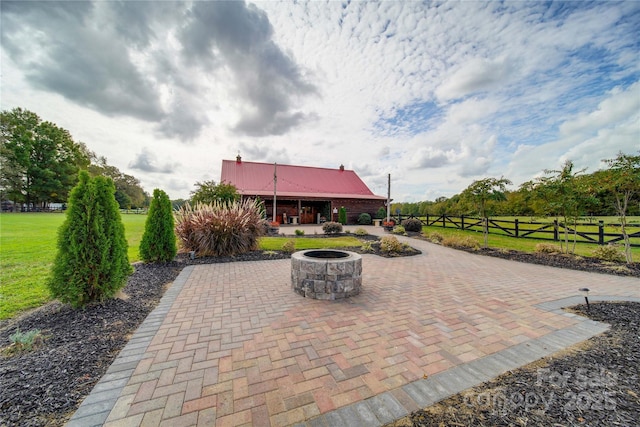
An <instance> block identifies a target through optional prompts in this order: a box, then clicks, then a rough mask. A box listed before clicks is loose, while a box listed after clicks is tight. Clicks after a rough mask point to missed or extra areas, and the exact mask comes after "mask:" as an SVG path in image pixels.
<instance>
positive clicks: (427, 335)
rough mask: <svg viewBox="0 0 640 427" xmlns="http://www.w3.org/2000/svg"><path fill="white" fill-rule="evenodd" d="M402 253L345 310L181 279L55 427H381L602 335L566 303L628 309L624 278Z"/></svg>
mask: <svg viewBox="0 0 640 427" xmlns="http://www.w3.org/2000/svg"><path fill="white" fill-rule="evenodd" d="M298 227H299V228H300V226H298ZM347 228H348V229H351V228H352V227H347ZM353 229H355V227H353ZM305 230H308V231H306V234H307V235H309V234H312V233H313V229H312V228H305ZM369 230H370V232H372V233H373V232H376V233H379V232H380V231H381V229H380V228H379V227H378V228H374V227H369ZM291 231H292V232H293V229H292V230H291ZM410 243H411V245H412V246H413V247H415V248H418V249H420V250H421V251H422V255H419V256H412V257H401V258H394V259H389V258H381V257H378V256H375V255H363V257H362V258H363V261H362V265H363V291H362V293H361V294H360V295H358V296H356V297H352V298H351V299H349V300H345V301H318V300H311V299H305V298H302V297H300V296H298V295H297V294H295V293H294V292H293V291H292V290H291V283H290V261H289V260H275V261H256V262H237V263H226V264H211V265H199V266H190V267H187V268H185V269H184V270H183V272H182V273H181V274H180V276H179V277H178V278H177V279H176V281H175V282H174V283H173V285H172V286H171V288H170V289H169V290H168V291H167V293H166V294H165V296H164V298H163V300H162V302H161V303H160V305H159V306H158V307H157V308H156V310H155V311H154V312H153V313H152V314H150V315H149V317H148V318H147V320H146V321H145V322H144V323H143V324H142V325H141V327H140V328H139V329H138V331H137V332H136V334H135V336H134V337H133V338H132V339H131V341H130V342H129V344H128V345H127V347H125V349H124V350H123V351H122V352H121V353H120V355H119V356H118V358H117V360H116V361H115V362H114V363H113V365H112V366H111V367H110V368H109V371H108V372H107V374H106V375H105V376H104V377H103V378H102V380H101V381H100V382H99V383H98V384H97V385H96V387H95V388H94V390H93V391H92V393H91V394H90V395H89V396H88V397H87V398H86V399H85V401H84V402H83V404H82V406H81V407H80V409H79V410H78V411H77V412H76V414H75V415H74V417H73V418H72V420H71V421H70V422H69V424H68V425H69V426H83V427H84V426H89V425H106V426H110V427H115V426H160V425H167V426H196V425H198V426H205V425H206V426H213V425H215V426H241V425H253V426H287V425H296V424H300V425H309V426H316V425H317V426H320V425H325V426H338V425H345V426H357V425H363V426H375V425H382V424H384V423H386V422H390V421H393V420H395V419H398V418H400V417H402V416H404V415H406V414H407V413H409V412H410V411H413V410H415V409H418V408H419V407H424V406H427V405H430V404H432V403H435V402H436V401H438V400H440V399H442V398H445V397H447V396H449V395H452V394H455V393H457V392H460V391H462V390H464V389H466V388H468V387H471V386H473V385H476V384H479V383H481V382H483V381H486V380H488V379H490V378H493V377H495V376H497V375H498V374H500V373H502V372H505V371H507V370H510V369H514V368H516V367H519V366H522V365H524V364H526V363H529V362H531V361H534V360H536V359H539V358H540V357H544V356H546V355H548V354H551V353H554V352H555V351H557V350H559V349H561V348H564V347H566V346H569V345H572V344H574V343H577V342H579V341H582V340H584V339H587V338H589V337H591V336H593V335H595V334H598V333H600V332H602V331H604V330H606V328H607V327H606V325H603V324H601V323H598V322H593V321H590V320H586V319H584V318H581V317H578V316H574V315H570V314H567V313H564V312H563V311H562V310H560V308H561V307H563V306H567V305H571V304H576V303H581V302H583V301H584V300H583V299H582V297H579V296H578V294H579V293H578V291H577V289H578V288H581V287H585V286H586V287H588V288H590V289H591V293H590V300H591V301H597V300H599V299H604V300H607V299H609V300H621V299H624V300H636V301H640V282H639V281H638V279H637V278H625V277H616V276H609V275H601V274H594V273H584V272H578V271H572V270H563V269H557V268H551V267H544V266H537V265H530V264H524V263H517V262H511V261H506V260H502V259H497V258H491V257H485V256H478V255H472V254H467V253H465V252H462V251H456V250H453V249H449V248H445V247H441V246H437V245H433V244H430V243H427V242H423V241H420V240H411V241H410Z"/></svg>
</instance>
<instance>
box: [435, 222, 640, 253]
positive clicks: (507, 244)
mask: <svg viewBox="0 0 640 427" xmlns="http://www.w3.org/2000/svg"><path fill="white" fill-rule="evenodd" d="M422 229H423V231H424V233H425V234H428V233H431V232H437V233H440V234H442V235H443V236H445V237H448V236H469V235H470V236H473V237H474V238H475V239H476V240H478V243H480V245H481V246H482V243H483V241H484V240H483V236H482V230H481V229H480V228H479V229H477V230H465V231H462V230H459V229H457V228H443V227H442V226H429V227H422ZM561 238H563V236H561ZM543 242H544V243H550V244H555V245H560V242H554V241H552V240H539V239H515V238H513V237H509V236H506V235H501V234H489V247H492V248H502V249H513V250H517V251H523V252H535V248H536V245H537V244H538V243H543ZM572 246H573V238H572V236H571V235H570V236H569V247H570V248H571V247H572ZM597 247H598V245H597V244H592V243H578V244H576V250H575V253H576V255H580V256H592V253H593V251H594V249H596V248H597ZM631 253H632V254H633V259H634V261H638V260H639V259H640V247H638V248H632V249H631Z"/></svg>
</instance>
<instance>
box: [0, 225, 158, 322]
mask: <svg viewBox="0 0 640 427" xmlns="http://www.w3.org/2000/svg"><path fill="white" fill-rule="evenodd" d="M146 218H147V217H146V215H133V214H131V215H122V222H123V224H124V228H125V233H126V237H127V241H128V243H129V250H128V254H129V260H130V261H131V262H133V261H137V260H139V259H140V256H139V254H138V246H139V245H140V239H142V233H143V231H144V222H145V220H146ZM64 219H65V215H64V214H61V213H46V214H43V213H21V214H0V320H2V319H8V318H11V317H13V316H15V315H16V314H17V313H19V312H21V311H24V310H27V309H30V308H33V307H38V306H40V305H42V304H44V303H46V302H47V301H49V299H50V297H49V290H48V289H47V287H46V286H45V280H46V278H47V277H48V275H49V272H50V270H51V265H52V263H53V259H54V257H55V255H56V244H57V238H58V233H57V231H58V229H59V228H60V225H62V222H63V221H64Z"/></svg>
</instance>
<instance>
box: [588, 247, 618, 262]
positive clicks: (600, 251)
mask: <svg viewBox="0 0 640 427" xmlns="http://www.w3.org/2000/svg"><path fill="white" fill-rule="evenodd" d="M592 254H593V257H594V258H598V259H601V260H604V261H609V262H624V261H625V260H626V258H625V256H624V253H623V252H622V251H620V249H618V248H617V247H616V246H615V245H611V244H609V245H606V246H598V247H597V248H595V249H594V250H593V252H592Z"/></svg>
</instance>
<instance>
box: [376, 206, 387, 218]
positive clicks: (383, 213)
mask: <svg viewBox="0 0 640 427" xmlns="http://www.w3.org/2000/svg"><path fill="white" fill-rule="evenodd" d="M386 217H387V210H386V209H385V208H380V209H378V212H376V218H377V219H383V218H386Z"/></svg>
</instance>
